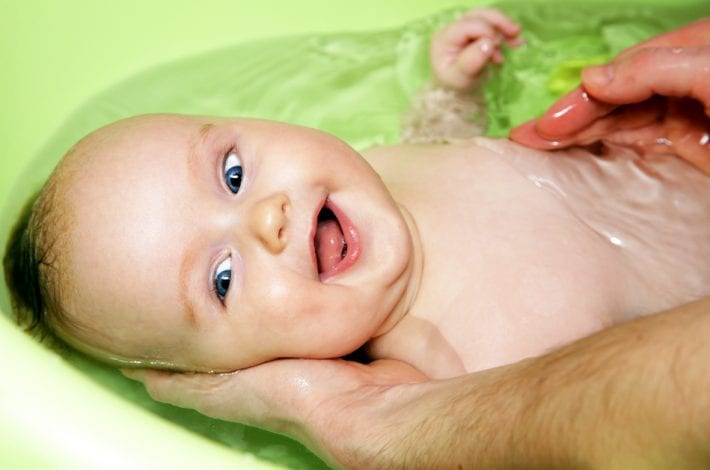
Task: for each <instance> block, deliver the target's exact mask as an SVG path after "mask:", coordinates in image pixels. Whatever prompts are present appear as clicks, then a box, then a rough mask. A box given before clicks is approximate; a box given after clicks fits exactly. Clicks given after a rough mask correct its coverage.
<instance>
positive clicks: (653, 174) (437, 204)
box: [367, 138, 710, 378]
mask: <svg viewBox="0 0 710 470" xmlns="http://www.w3.org/2000/svg"><path fill="white" fill-rule="evenodd" d="M367 156H368V157H369V158H370V160H371V161H372V162H373V164H374V166H375V168H377V169H378V171H380V172H381V174H383V178H384V179H385V181H387V182H388V186H389V187H390V188H391V189H392V191H393V194H394V197H395V198H397V199H398V200H399V201H400V202H402V203H403V204H404V205H405V206H407V207H408V208H409V209H410V211H411V212H412V214H413V217H414V218H415V219H416V221H417V226H418V227H419V229H420V232H421V238H422V243H423V244H424V253H425V263H424V274H423V276H424V277H423V280H422V287H421V289H420V292H419V296H418V299H417V302H416V303H415V305H414V306H413V308H412V310H411V311H410V314H409V316H408V317H406V318H405V319H404V320H403V321H402V322H401V324H400V325H398V327H397V328H399V332H400V333H401V334H402V336H403V337H405V336H407V335H411V336H412V337H416V336H417V335H419V336H420V337H421V338H432V337H433V336H432V332H433V333H435V335H434V336H436V337H438V338H440V339H441V338H443V339H444V341H443V342H439V347H435V346H432V349H430V350H426V348H422V347H421V344H422V342H421V341H419V342H417V341H413V340H412V341H406V340H403V339H401V338H397V337H396V335H397V334H398V330H397V328H395V329H394V330H393V332H392V333H391V335H390V336H385V337H384V338H377V339H375V340H373V341H372V345H371V349H372V351H373V353H374V354H376V355H380V357H385V356H386V357H392V356H395V357H396V358H398V359H402V360H406V359H407V358H410V361H411V363H412V364H414V365H415V366H416V367H418V368H419V369H420V370H422V371H424V372H425V373H426V374H428V375H429V376H432V377H437V378H442V377H449V376H454V375H458V374H460V373H461V371H460V368H459V367H456V366H455V364H456V362H457V361H451V364H452V366H451V367H450V368H448V369H447V368H446V367H442V366H441V365H440V364H438V363H437V365H436V366H434V363H435V362H436V361H435V360H434V359H433V358H435V357H441V354H440V353H444V352H445V351H448V350H452V349H453V350H454V351H456V353H457V355H458V359H460V361H461V362H463V364H464V369H465V371H468V372H471V371H476V370H481V369H485V368H490V367H495V366H498V365H502V364H507V363H510V362H515V361H517V360H520V359H522V358H525V357H530V356H536V355H539V354H542V353H544V352H546V351H549V350H550V349H552V348H554V347H557V346H560V345H562V344H565V343H567V342H570V341H572V340H574V339H577V338H580V337H583V336H586V335H588V334H590V333H592V332H595V331H598V330H600V329H602V328H605V327H607V326H611V325H614V324H617V323H620V322H622V321H626V320H628V319H631V318H634V317H636V316H638V315H643V314H648V313H653V312H657V311H659V310H661V309H664V308H667V307H671V306H676V305H679V304H682V303H685V302H689V301H691V300H694V299H697V298H700V297H702V296H703V295H708V293H709V292H708V286H709V285H710V266H708V265H707V263H703V260H706V259H708V258H710V252H708V250H710V243H709V242H710V224H709V223H703V222H702V221H706V222H707V221H709V220H710V199H709V198H710V178H707V177H705V176H703V175H702V174H701V173H699V172H698V171H697V170H695V169H694V168H692V167H690V166H688V165H687V164H685V163H683V162H681V161H679V160H675V159H670V160H669V159H668V157H667V156H660V157H659V159H658V161H651V160H650V159H646V160H643V161H638V160H635V159H633V158H632V155H631V154H629V153H627V152H626V151H624V150H623V149H619V152H616V153H615V154H614V155H607V156H605V157H603V158H597V157H595V156H594V155H591V154H590V153H589V152H587V151H584V150H581V149H576V150H569V151H566V152H556V153H549V152H540V151H535V150H530V149H528V148H525V147H522V146H519V145H517V144H514V143H511V142H509V141H505V140H491V139H485V138H476V139H473V140H471V141H468V142H464V143H460V144H456V145H452V146H448V147H443V146H434V145H430V146H395V147H389V148H384V149H377V150H373V151H372V152H370V153H369V154H367ZM405 168H406V171H405V170H404V169H405ZM414 320H418V321H419V325H417V324H416V322H415V321H414ZM432 327H433V328H434V329H433V330H432ZM417 330H418V332H417V333H413V331H417ZM424 343H425V344H429V345H433V344H434V342H431V341H430V342H426V341H425V342H424Z"/></svg>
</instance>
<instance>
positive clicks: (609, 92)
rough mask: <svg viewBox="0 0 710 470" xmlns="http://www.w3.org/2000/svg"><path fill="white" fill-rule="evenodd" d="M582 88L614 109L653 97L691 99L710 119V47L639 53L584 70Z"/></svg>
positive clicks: (659, 49) (662, 49)
mask: <svg viewBox="0 0 710 470" xmlns="http://www.w3.org/2000/svg"><path fill="white" fill-rule="evenodd" d="M582 84H583V86H584V89H585V90H586V91H587V92H588V94H589V95H590V96H592V97H593V98H595V99H596V100H599V101H603V102H605V103H609V104H615V105H621V104H628V103H638V102H640V101H643V100H646V99H648V98H650V97H651V96H653V95H654V94H657V95H661V96H669V97H690V98H693V99H696V100H698V101H700V102H701V103H702V104H703V106H704V108H705V114H706V115H708V116H710V46H705V47H685V48H673V47H663V48H644V49H639V50H637V51H636V52H634V53H633V54H632V55H630V56H628V57H626V58H625V59H624V60H621V61H615V62H612V63H611V64H608V65H604V66H599V67H590V68H587V69H585V70H584V71H583V72H582Z"/></svg>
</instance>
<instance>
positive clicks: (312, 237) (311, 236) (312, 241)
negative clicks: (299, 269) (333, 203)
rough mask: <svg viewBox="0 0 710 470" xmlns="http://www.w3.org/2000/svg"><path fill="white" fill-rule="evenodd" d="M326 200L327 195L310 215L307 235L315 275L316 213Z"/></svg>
mask: <svg viewBox="0 0 710 470" xmlns="http://www.w3.org/2000/svg"><path fill="white" fill-rule="evenodd" d="M327 202H328V196H326V197H325V198H323V200H322V201H320V203H319V204H318V205H317V206H316V209H315V211H314V212H313V216H312V217H311V233H310V234H309V235H308V243H309V249H310V252H311V259H312V261H313V262H312V265H313V273H314V276H315V277H319V276H318V257H317V255H316V243H315V238H316V230H317V229H318V214H320V213H321V211H322V210H323V208H324V207H325V205H326V204H327Z"/></svg>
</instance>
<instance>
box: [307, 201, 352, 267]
mask: <svg viewBox="0 0 710 470" xmlns="http://www.w3.org/2000/svg"><path fill="white" fill-rule="evenodd" d="M313 245H314V247H315V253H316V264H317V265H318V274H319V275H321V276H323V275H325V276H328V275H329V274H332V273H333V272H334V271H335V268H336V267H337V266H338V264H340V262H341V261H342V260H343V259H345V256H347V254H348V243H347V241H346V240H345V235H344V234H343V228H342V227H341V226H340V222H339V221H338V218H337V217H336V215H335V214H334V213H333V211H332V210H330V209H329V208H328V207H325V206H324V207H323V208H322V209H321V210H320V212H319V213H318V219H317V221H316V233H315V236H314V237H313Z"/></svg>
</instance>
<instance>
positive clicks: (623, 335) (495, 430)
mask: <svg viewBox="0 0 710 470" xmlns="http://www.w3.org/2000/svg"><path fill="white" fill-rule="evenodd" d="M708 335H710V297H706V298H704V299H701V300H699V301H697V302H694V303H691V304H687V305H683V306H680V307H677V308H674V309H672V310H669V311H666V312H663V313H659V314H656V315H648V316H645V317H641V318H638V319H636V320H634V321H630V322H626V323H623V324H621V325H617V326H615V327H612V328H609V329H607V330H604V331H601V332H599V333H596V334H594V335H592V336H589V337H587V338H583V339H580V340H578V341H576V342H575V343H572V344H570V345H567V346H564V347H562V348H560V349H558V350H556V351H552V352H550V353H548V354H546V355H544V356H540V357H538V358H531V359H527V360H524V361H521V362H518V363H515V364H510V365H507V366H503V367H498V368H494V369H488V370H484V371H480V372H476V373H473V374H467V375H463V376H460V377H455V378H452V379H447V380H424V377H423V376H422V375H421V374H420V373H419V372H418V371H416V370H414V369H413V368H411V367H410V366H407V365H406V364H404V363H401V362H397V361H389V360H388V361H376V362H374V363H373V364H371V365H362V364H357V363H352V362H347V361H343V360H308V359H302V360H299V359H285V360H277V361H273V362H269V363H266V364H262V365H258V366H255V367H252V368H250V369H245V370H242V371H240V372H236V373H232V374H222V375H210V374H180V373H168V372H158V371H148V370H133V371H125V372H124V373H126V375H128V376H130V377H133V378H135V379H138V380H141V381H143V382H144V383H145V384H146V387H147V388H148V391H149V393H150V394H151V395H152V396H153V397H154V398H155V399H157V400H160V401H166V402H169V403H173V404H175V405H178V406H184V407H189V408H195V409H197V410H198V411H201V412H202V413H205V414H207V415H209V416H213V417H217V418H221V419H227V420H234V421H240V422H244V423H248V424H256V425H259V426H261V427H267V428H269V429H272V430H275V431H278V432H283V433H287V434H290V435H292V436H294V437H296V438H298V439H299V440H301V441H302V442H304V443H305V444H306V445H307V446H309V447H310V448H311V449H312V450H314V451H315V452H316V453H318V454H319V455H321V456H322V457H324V458H326V459H327V460H328V461H329V462H330V463H331V464H334V465H336V466H338V467H340V466H343V467H348V468H372V469H380V468H382V469H385V468H422V469H426V468H457V467H458V468H464V467H465V468H468V467H470V466H472V465H475V466H477V467H481V468H517V467H526V468H571V467H584V468H587V467H588V468H708V464H710V456H709V455H708V452H707V450H708V448H710V420H708V417H709V416H710V395H708V394H707V390H708V387H710V363H709V362H708V361H707V357H708V355H709V354H710V342H708V341H707V338H708Z"/></svg>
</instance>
